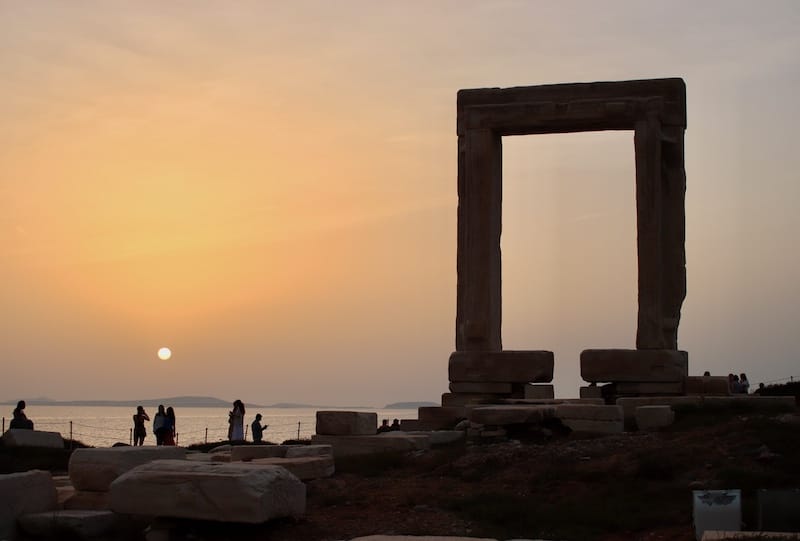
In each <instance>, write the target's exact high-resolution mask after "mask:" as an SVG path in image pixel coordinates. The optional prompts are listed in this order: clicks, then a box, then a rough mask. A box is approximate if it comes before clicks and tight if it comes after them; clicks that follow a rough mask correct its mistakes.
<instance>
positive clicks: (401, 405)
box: [383, 402, 439, 410]
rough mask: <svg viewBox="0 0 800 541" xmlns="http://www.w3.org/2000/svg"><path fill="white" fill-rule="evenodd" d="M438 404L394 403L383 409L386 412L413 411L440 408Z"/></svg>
mask: <svg viewBox="0 0 800 541" xmlns="http://www.w3.org/2000/svg"><path fill="white" fill-rule="evenodd" d="M438 405H439V404H437V403H436V402H393V403H391V404H386V405H385V406H383V409H386V410H413V409H417V408H426V407H430V406H438Z"/></svg>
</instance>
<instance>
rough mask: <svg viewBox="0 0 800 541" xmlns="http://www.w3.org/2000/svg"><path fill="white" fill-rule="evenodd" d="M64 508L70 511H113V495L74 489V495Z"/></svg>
mask: <svg viewBox="0 0 800 541" xmlns="http://www.w3.org/2000/svg"><path fill="white" fill-rule="evenodd" d="M62 507H63V508H64V509H70V510H89V511H108V510H109V509H111V494H109V493H108V492H92V491H89V490H75V489H73V493H72V495H71V496H70V497H69V498H67V499H66V500H64V503H63V505H62Z"/></svg>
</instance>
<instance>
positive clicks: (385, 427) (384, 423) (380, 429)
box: [378, 419, 392, 434]
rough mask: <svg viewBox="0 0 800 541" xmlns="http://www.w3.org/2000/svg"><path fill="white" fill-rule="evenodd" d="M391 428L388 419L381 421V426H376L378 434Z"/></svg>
mask: <svg viewBox="0 0 800 541" xmlns="http://www.w3.org/2000/svg"><path fill="white" fill-rule="evenodd" d="M391 429H392V428H391V427H390V426H389V419H384V420H383V421H381V426H379V427H378V434H381V433H383V432H389V431H390V430H391Z"/></svg>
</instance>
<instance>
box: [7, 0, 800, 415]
mask: <svg viewBox="0 0 800 541" xmlns="http://www.w3.org/2000/svg"><path fill="white" fill-rule="evenodd" d="M797 23H800V9H798V7H797V4H796V3H794V2H769V3H766V4H764V5H763V6H762V5H755V4H750V3H734V2H707V3H703V4H702V5H700V6H695V5H694V4H693V3H690V2H685V3H678V4H677V5H672V4H671V5H670V7H669V9H667V8H666V6H663V7H662V6H653V5H647V4H641V3H638V2H613V3H611V4H608V5H604V6H602V7H600V6H599V5H597V4H595V3H591V2H586V3H582V2H573V3H565V4H558V5H555V4H538V3H531V2H513V1H510V2H495V3H482V2H456V1H451V2H437V3H424V2H411V3H408V4H389V3H375V2H350V1H346V2H342V3H336V4H335V5H333V4H332V3H326V2H310V1H309V2H299V3H292V5H291V6H289V5H286V6H284V5H281V4H279V3H262V2H238V3H236V4H219V3H215V2H204V1H200V2H174V3H169V4H167V5H163V4H161V3H157V2H144V3H135V4H113V5H112V4H109V3H106V2H99V1H97V2H94V1H87V2H82V3H80V4H79V5H77V4H72V3H58V2H52V3H48V2H44V3H36V4H30V3H3V4H0V78H1V79H2V83H0V118H2V119H3V129H2V130H0V246H1V247H2V248H1V251H0V302H2V304H3V307H4V313H5V316H4V323H3V331H4V332H3V336H2V343H0V362H2V363H3V364H2V366H3V370H4V377H3V378H1V379H0V400H2V399H6V400H15V399H18V398H26V397H27V398H30V397H34V396H50V397H53V398H59V399H76V398H132V399H133V398H147V397H158V396H170V395H181V394H193V395H194V394H208V395H214V396H218V397H221V398H225V399H232V398H235V397H240V398H242V399H245V400H247V401H250V402H260V403H272V402H281V401H294V402H306V403H314V404H332V405H348V404H349V405H383V404H384V403H388V402H392V401H396V400H433V401H436V400H438V399H439V395H440V394H441V393H442V392H446V390H447V357H448V355H449V353H450V352H451V351H452V349H453V343H454V329H453V327H454V319H455V278H456V276H455V238H456V217H455V208H456V204H457V197H456V155H455V144H456V136H455V96H456V92H457V90H458V89H460V88H474V87H485V86H513V85H528V84H544V83H557V82H573V81H592V80H614V79H632V78H645V77H672V76H680V77H683V78H684V79H685V80H686V83H687V87H688V103H689V105H688V108H689V129H688V131H687V151H686V153H687V173H688V192H687V258H688V282H689V293H688V296H687V301H686V304H685V310H684V320H683V322H682V324H681V329H680V345H681V347H682V348H684V349H687V350H688V351H689V353H690V366H691V369H692V370H693V371H694V372H697V373H699V372H702V371H703V370H706V369H709V370H712V372H714V373H727V372H729V371H737V372H739V371H747V372H750V373H751V381H756V382H757V381H763V380H771V379H778V378H782V377H788V376H797V375H800V374H796V373H793V372H796V368H795V367H796V362H795V361H794V355H795V353H794V351H795V350H796V349H797V345H798V344H797V337H796V334H797V333H796V322H797V321H798V319H797V310H798V309H797V306H800V291H798V287H797V285H796V279H795V277H796V276H797V274H798V270H800V263H799V262H798V257H797V256H796V254H795V250H794V249H793V246H794V236H795V235H794V233H795V232H796V231H797V230H798V221H797V220H798V219H797V217H796V211H795V206H796V205H795V203H796V201H797V195H798V189H799V188H798V183H797V180H798V179H797V173H796V172H797V171H798V170H800V168H798V165H800V164H798V163H797V162H798V156H797V153H796V152H795V151H794V147H796V144H795V143H794V132H795V121H796V118H797V109H798V108H797V105H796V102H795V96H796V95H797V94H798V90H799V88H798V87H800V70H799V68H798V63H797V61H796V58H797V57H798V53H800V38H798V37H797V35H796V28H797ZM504 151H505V156H504V168H505V174H504V178H505V206H504V237H503V250H504V260H503V262H504V275H503V279H504V299H505V300H504V328H503V338H504V345H505V347H506V348H509V349H511V348H518V349H552V350H554V351H555V352H556V364H557V368H556V381H555V383H556V389H557V394H559V395H562V396H574V395H576V394H577V387H578V385H579V384H580V382H579V377H578V372H579V370H578V362H577V355H578V352H579V351H580V350H581V349H584V348H588V347H632V346H633V341H634V337H635V321H636V283H635V279H636V278H635V277H636V260H635V215H634V200H633V194H634V192H633V145H632V134H630V133H625V132H620V133H601V134H573V135H564V136H547V137H543V136H539V137H527V138H506V140H505V141H504ZM165 345H166V346H170V347H171V348H172V349H173V351H174V357H173V359H172V360H170V361H169V362H161V361H159V360H158V359H157V357H156V351H157V350H158V348H159V347H161V346H165ZM11 374H13V376H11Z"/></svg>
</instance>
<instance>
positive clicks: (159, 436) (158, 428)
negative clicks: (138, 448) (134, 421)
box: [153, 404, 167, 445]
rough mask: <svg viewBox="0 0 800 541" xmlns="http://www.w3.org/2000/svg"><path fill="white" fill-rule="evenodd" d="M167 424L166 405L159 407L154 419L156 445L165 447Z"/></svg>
mask: <svg viewBox="0 0 800 541" xmlns="http://www.w3.org/2000/svg"><path fill="white" fill-rule="evenodd" d="M166 423H167V412H165V411H164V404H159V405H158V411H157V412H156V416H155V417H153V434H155V435H156V445H164V425H165V424H166Z"/></svg>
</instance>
